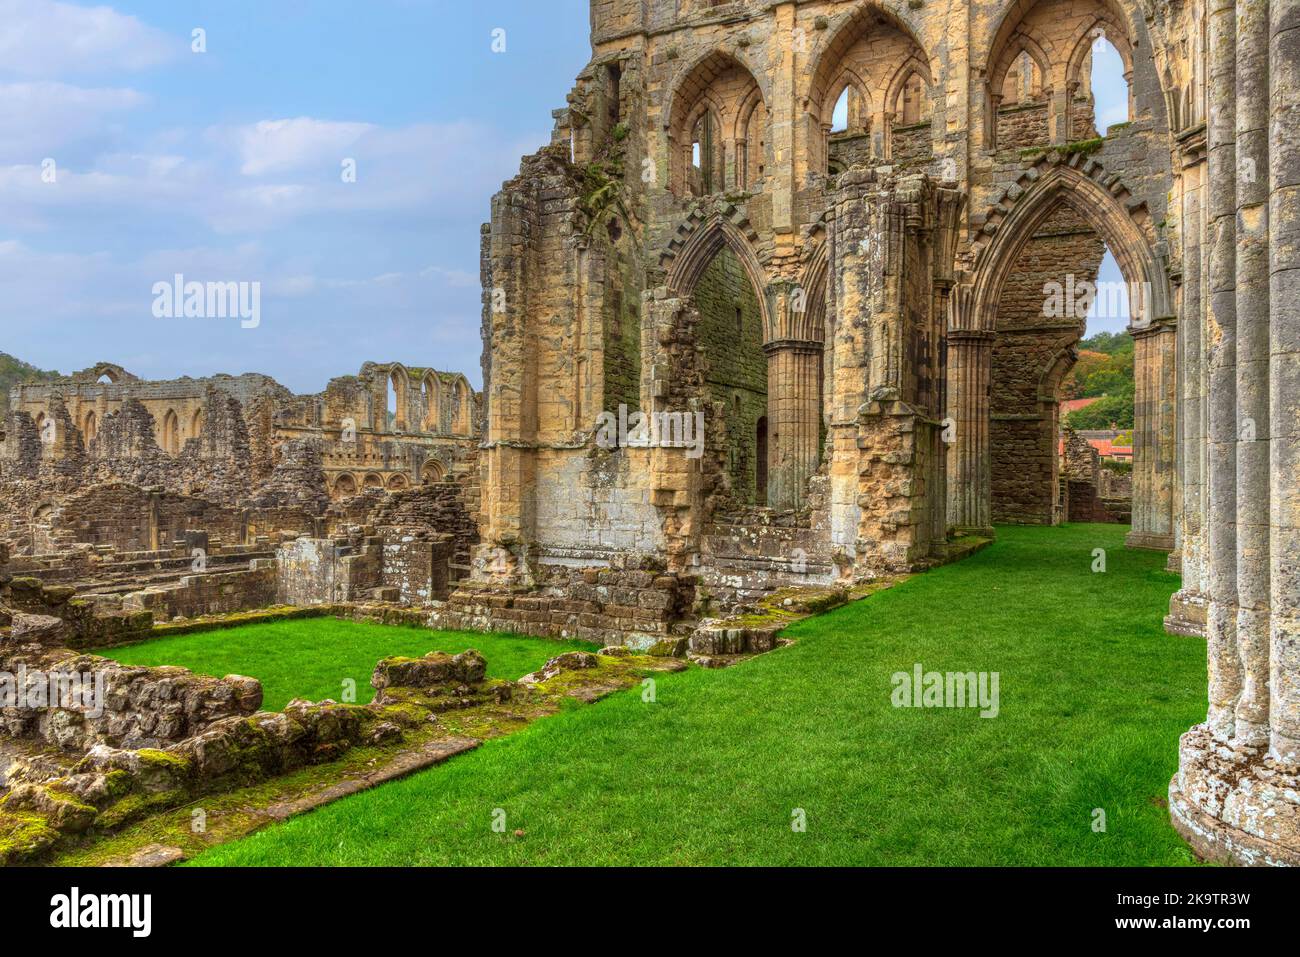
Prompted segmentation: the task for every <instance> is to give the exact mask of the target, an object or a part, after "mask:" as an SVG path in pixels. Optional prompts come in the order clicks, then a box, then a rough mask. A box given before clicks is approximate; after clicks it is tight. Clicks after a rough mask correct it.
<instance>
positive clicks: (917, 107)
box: [897, 73, 925, 126]
mask: <svg viewBox="0 0 1300 957" xmlns="http://www.w3.org/2000/svg"><path fill="white" fill-rule="evenodd" d="M924 98H925V84H924V83H923V82H922V81H921V78H920V77H919V76H918V75H917V74H915V73H913V74H911V75H910V76H908V78H907V79H906V80H905V81H904V82H903V89H902V92H901V93H900V94H899V99H900V103H899V106H898V109H897V112H898V116H899V118H900V119H901V120H902V121H903V125H904V126H913V125H915V124H917V123H920V122H921V111H922V101H923V99H924Z"/></svg>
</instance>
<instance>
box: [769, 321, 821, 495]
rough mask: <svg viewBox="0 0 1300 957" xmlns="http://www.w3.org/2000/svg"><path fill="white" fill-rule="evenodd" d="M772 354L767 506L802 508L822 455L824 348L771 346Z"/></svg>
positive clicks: (797, 343) (791, 343) (800, 343)
mask: <svg viewBox="0 0 1300 957" xmlns="http://www.w3.org/2000/svg"><path fill="white" fill-rule="evenodd" d="M763 348H764V351H765V352H766V353H767V448H768V464H767V503H768V505H770V506H771V507H772V508H775V509H786V508H799V507H800V506H801V505H802V504H803V501H804V497H805V492H806V491H807V487H808V479H809V478H811V477H812V474H813V473H814V472H816V471H817V462H818V458H819V455H820V452H821V421H822V407H821V406H822V404H821V378H822V344H821V343H820V342H814V341H811V340H791V339H783V340H778V341H776V342H769V343H768V344H767V345H765V346H764V347H763Z"/></svg>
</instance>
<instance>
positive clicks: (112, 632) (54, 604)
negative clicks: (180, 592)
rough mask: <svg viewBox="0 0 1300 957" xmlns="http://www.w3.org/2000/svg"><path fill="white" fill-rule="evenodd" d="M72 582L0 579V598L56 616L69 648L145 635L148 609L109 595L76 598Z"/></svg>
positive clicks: (123, 641) (149, 623) (19, 607)
mask: <svg viewBox="0 0 1300 957" xmlns="http://www.w3.org/2000/svg"><path fill="white" fill-rule="evenodd" d="M75 596H76V588H75V587H73V586H72V585H46V584H44V583H42V582H41V580H40V579H38V578H28V577H18V578H13V579H11V580H10V581H9V582H7V583H0V602H3V603H4V604H7V605H8V606H10V607H11V608H13V609H15V610H17V611H21V612H26V613H28V614H33V615H45V616H49V617H52V618H57V619H59V620H60V621H62V622H63V623H64V624H65V625H66V626H67V632H66V634H65V635H64V637H63V644H65V645H66V646H67V647H69V648H78V649H79V648H105V647H109V646H111V645H119V644H127V643H129V642H133V641H140V640H142V639H144V638H147V637H149V633H150V632H151V631H152V630H153V624H154V618H153V615H152V614H151V613H150V612H148V611H142V610H129V609H125V610H124V609H122V608H121V607H120V605H116V604H115V603H114V602H113V601H112V600H111V599H105V600H100V599H94V600H92V599H88V598H78V597H75Z"/></svg>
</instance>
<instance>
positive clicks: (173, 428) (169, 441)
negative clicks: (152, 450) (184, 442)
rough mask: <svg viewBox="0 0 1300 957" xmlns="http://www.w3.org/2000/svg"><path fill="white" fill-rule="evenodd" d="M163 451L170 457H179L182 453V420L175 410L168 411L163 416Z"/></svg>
mask: <svg viewBox="0 0 1300 957" xmlns="http://www.w3.org/2000/svg"><path fill="white" fill-rule="evenodd" d="M161 444H162V449H163V451H164V452H166V453H167V454H168V455H179V454H180V451H181V428H180V420H179V419H177V417H176V412H175V410H173V409H168V410H167V414H166V415H164V416H163V427H162V443H161Z"/></svg>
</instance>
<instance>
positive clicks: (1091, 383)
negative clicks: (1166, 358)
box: [1061, 332, 1134, 429]
mask: <svg viewBox="0 0 1300 957" xmlns="http://www.w3.org/2000/svg"><path fill="white" fill-rule="evenodd" d="M1133 393H1134V381H1133V337H1132V336H1130V335H1129V334H1128V333H1127V332H1101V333H1098V334H1097V335H1095V336H1093V337H1092V338H1090V339H1084V340H1083V341H1082V342H1080V343H1079V361H1078V362H1077V363H1075V366H1074V368H1073V369H1071V370H1070V374H1069V375H1068V376H1067V377H1066V379H1065V382H1063V383H1062V385H1061V397H1062V398H1063V399H1092V398H1096V399H1098V401H1096V402H1093V403H1090V404H1088V405H1087V406H1085V407H1083V408H1078V409H1074V410H1073V411H1069V412H1068V414H1067V415H1066V417H1065V421H1066V424H1067V425H1069V426H1070V427H1072V428H1075V429H1108V428H1111V427H1114V428H1119V429H1131V428H1133Z"/></svg>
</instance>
